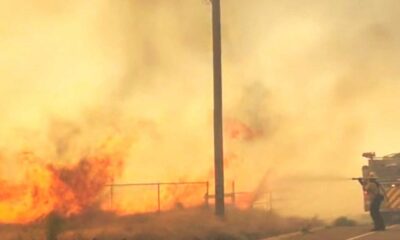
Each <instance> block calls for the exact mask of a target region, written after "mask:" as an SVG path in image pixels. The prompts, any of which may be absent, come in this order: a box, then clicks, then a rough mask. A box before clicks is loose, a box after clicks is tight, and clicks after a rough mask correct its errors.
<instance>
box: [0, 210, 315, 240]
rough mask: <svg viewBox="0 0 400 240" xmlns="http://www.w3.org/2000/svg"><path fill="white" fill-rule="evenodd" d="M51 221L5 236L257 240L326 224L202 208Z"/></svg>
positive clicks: (19, 239) (21, 239)
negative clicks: (223, 215)
mask: <svg viewBox="0 0 400 240" xmlns="http://www.w3.org/2000/svg"><path fill="white" fill-rule="evenodd" d="M49 219H50V222H49ZM49 219H47V220H46V221H45V220H43V221H40V222H38V223H36V224H31V225H28V226H2V227H1V228H0V234H1V236H2V239H3V240H25V239H26V240H45V239H46V238H47V237H46V235H47V236H49V232H50V233H51V236H52V238H53V239H55V238H54V234H56V235H58V237H57V239H58V240H93V239H96V240H123V239H124V240H192V239H193V240H253V239H260V238H263V237H267V236H272V235H276V234H280V233H285V232H290V231H298V230H300V229H302V228H304V227H305V226H309V225H312V226H318V225H321V224H322V222H321V221H319V220H315V219H313V220H307V219H301V218H283V217H280V216H278V215H277V214H274V213H267V212H265V211H260V210H246V211H242V210H237V209H229V211H227V215H226V218H225V219H223V220H221V219H219V218H216V217H215V216H214V215H213V212H212V211H211V210H207V209H202V208H196V209H186V210H175V211H170V212H165V213H162V214H146V215H134V216H124V217H118V216H115V215H113V214H107V213H104V212H92V213H90V214H86V215H84V216H79V217H74V218H71V219H64V220H59V219H57V222H56V223H52V222H51V221H53V220H54V218H49ZM52 219H53V220H52ZM50 228H53V229H50ZM3 233H4V234H3ZM53 239H51V240H53ZM49 240H50V239H49Z"/></svg>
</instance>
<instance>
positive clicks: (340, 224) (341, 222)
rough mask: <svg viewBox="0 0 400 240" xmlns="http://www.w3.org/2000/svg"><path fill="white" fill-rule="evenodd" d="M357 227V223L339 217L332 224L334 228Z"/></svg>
mask: <svg viewBox="0 0 400 240" xmlns="http://www.w3.org/2000/svg"><path fill="white" fill-rule="evenodd" d="M355 225H357V222H356V221H354V220H352V219H349V218H347V217H339V218H337V219H336V220H335V221H334V222H333V226H336V227H352V226H355Z"/></svg>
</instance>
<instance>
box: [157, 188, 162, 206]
mask: <svg viewBox="0 0 400 240" xmlns="http://www.w3.org/2000/svg"><path fill="white" fill-rule="evenodd" d="M157 203H158V213H160V212H161V198H160V183H157Z"/></svg>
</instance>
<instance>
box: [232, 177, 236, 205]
mask: <svg viewBox="0 0 400 240" xmlns="http://www.w3.org/2000/svg"><path fill="white" fill-rule="evenodd" d="M235 203H236V193H235V181H232V205H233V206H235Z"/></svg>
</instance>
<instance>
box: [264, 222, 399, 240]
mask: <svg viewBox="0 0 400 240" xmlns="http://www.w3.org/2000/svg"><path fill="white" fill-rule="evenodd" d="M370 228H371V226H365V225H364V226H355V227H331V228H321V229H316V230H314V231H312V232H311V233H306V234H304V233H300V232H298V233H292V234H286V235H282V236H278V237H272V238H267V239H265V240H400V225H399V224H396V225H391V226H388V227H387V230H386V231H380V232H371V231H369V229H370Z"/></svg>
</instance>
